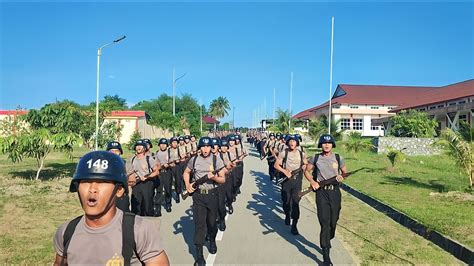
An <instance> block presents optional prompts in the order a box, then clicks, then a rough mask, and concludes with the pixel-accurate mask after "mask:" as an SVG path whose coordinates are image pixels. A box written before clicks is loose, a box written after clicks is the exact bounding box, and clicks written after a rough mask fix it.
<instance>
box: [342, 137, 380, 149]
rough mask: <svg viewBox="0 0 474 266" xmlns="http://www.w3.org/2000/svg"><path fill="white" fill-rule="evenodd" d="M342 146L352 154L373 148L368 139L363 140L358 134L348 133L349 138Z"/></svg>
mask: <svg viewBox="0 0 474 266" xmlns="http://www.w3.org/2000/svg"><path fill="white" fill-rule="evenodd" d="M343 145H344V147H345V148H346V150H347V151H349V152H353V153H358V152H360V151H368V150H370V149H372V148H373V147H374V145H373V144H372V140H371V139H368V138H363V137H362V135H361V134H360V133H359V132H351V133H349V137H348V139H347V141H346V142H344V144H343Z"/></svg>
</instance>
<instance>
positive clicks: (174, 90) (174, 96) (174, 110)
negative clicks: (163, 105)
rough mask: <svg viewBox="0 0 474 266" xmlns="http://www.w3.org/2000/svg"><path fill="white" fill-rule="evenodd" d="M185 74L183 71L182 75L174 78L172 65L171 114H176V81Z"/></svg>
mask: <svg viewBox="0 0 474 266" xmlns="http://www.w3.org/2000/svg"><path fill="white" fill-rule="evenodd" d="M184 76H186V73H184V74H183V75H181V76H180V77H179V78H177V79H175V78H174V77H175V69H174V66H173V116H176V82H177V81H178V80H179V79H180V78H182V77H184Z"/></svg>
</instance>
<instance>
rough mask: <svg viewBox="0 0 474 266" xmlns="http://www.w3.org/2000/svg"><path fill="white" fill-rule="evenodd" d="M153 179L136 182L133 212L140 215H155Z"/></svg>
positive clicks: (133, 190)
mask: <svg viewBox="0 0 474 266" xmlns="http://www.w3.org/2000/svg"><path fill="white" fill-rule="evenodd" d="M154 187H155V186H154V183H153V180H147V181H145V182H140V183H138V184H136V185H135V186H134V187H133V189H132V212H133V213H135V214H136V215H140V216H153V192H154V191H153V190H154Z"/></svg>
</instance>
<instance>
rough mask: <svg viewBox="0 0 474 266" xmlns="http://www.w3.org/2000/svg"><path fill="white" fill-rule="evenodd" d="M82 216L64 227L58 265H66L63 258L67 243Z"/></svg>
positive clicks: (65, 255) (65, 253) (67, 246)
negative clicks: (60, 256)
mask: <svg viewBox="0 0 474 266" xmlns="http://www.w3.org/2000/svg"><path fill="white" fill-rule="evenodd" d="M82 216H83V215H81V216H78V217H76V218H74V219H73V220H71V221H70V222H69V223H68V224H67V226H66V230H65V231H64V235H63V256H62V258H61V263H60V264H59V265H61V266H63V265H66V264H65V263H64V258H67V250H68V248H69V243H70V242H71V238H72V235H73V234H74V231H75V230H76V226H77V224H78V223H79V221H80V220H81V218H82Z"/></svg>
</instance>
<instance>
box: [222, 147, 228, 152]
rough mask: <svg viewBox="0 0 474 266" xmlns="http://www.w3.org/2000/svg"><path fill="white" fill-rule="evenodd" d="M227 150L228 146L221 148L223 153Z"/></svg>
mask: <svg viewBox="0 0 474 266" xmlns="http://www.w3.org/2000/svg"><path fill="white" fill-rule="evenodd" d="M227 150H229V148H228V147H227V146H222V147H221V152H224V153H225V152H227Z"/></svg>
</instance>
